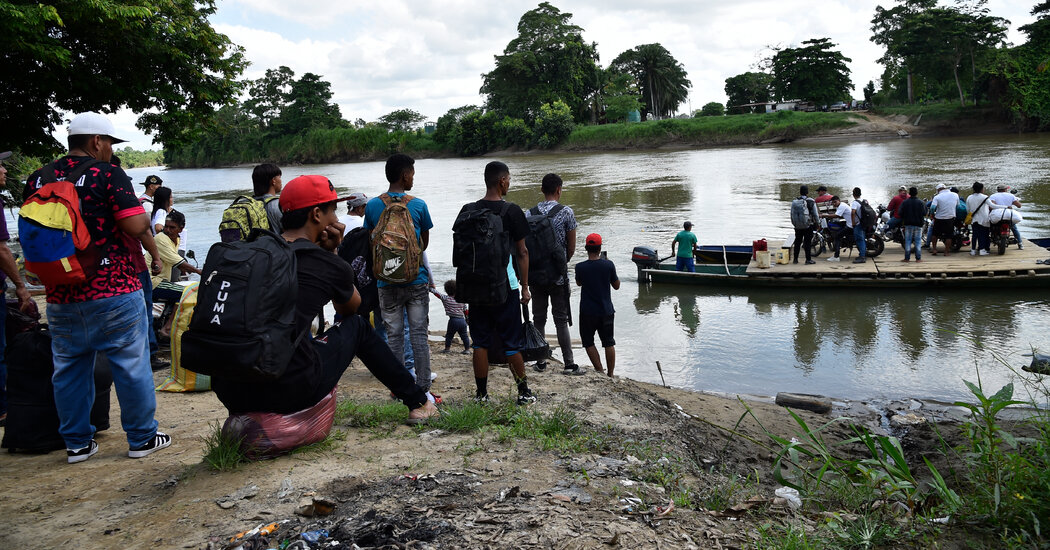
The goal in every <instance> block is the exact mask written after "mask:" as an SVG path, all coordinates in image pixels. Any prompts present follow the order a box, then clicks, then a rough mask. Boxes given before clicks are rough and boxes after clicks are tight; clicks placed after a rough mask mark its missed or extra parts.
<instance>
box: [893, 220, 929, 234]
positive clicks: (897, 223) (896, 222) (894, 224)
mask: <svg viewBox="0 0 1050 550" xmlns="http://www.w3.org/2000/svg"><path fill="white" fill-rule="evenodd" d="M901 221H902V220H901V218H890V221H889V222H887V223H886V231H887V232H888V231H892V230H893V228H894V227H897V226H898V225H900V224H901ZM920 229H921V228H920ZM920 233H922V232H921V231H920Z"/></svg>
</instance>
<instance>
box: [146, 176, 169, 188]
mask: <svg viewBox="0 0 1050 550" xmlns="http://www.w3.org/2000/svg"><path fill="white" fill-rule="evenodd" d="M163 184H164V180H162V179H160V176H154V175H150V176H146V181H144V182H142V185H145V186H146V187H149V186H151V185H163Z"/></svg>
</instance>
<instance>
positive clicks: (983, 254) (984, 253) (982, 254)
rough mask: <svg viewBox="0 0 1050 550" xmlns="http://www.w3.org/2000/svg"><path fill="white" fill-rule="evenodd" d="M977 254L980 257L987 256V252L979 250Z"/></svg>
mask: <svg viewBox="0 0 1050 550" xmlns="http://www.w3.org/2000/svg"><path fill="white" fill-rule="evenodd" d="M977 254H978V255H980V256H987V255H988V251H987V250H981V251H980V252H978V253H977Z"/></svg>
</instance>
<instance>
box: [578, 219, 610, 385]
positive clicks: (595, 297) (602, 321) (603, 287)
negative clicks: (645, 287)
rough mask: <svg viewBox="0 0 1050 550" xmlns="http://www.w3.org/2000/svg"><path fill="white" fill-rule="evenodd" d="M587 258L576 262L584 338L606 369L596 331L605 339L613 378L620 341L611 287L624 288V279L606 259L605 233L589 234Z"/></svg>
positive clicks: (589, 353) (594, 358)
mask: <svg viewBox="0 0 1050 550" xmlns="http://www.w3.org/2000/svg"><path fill="white" fill-rule="evenodd" d="M585 248H586V250H587V261H585V262H580V263H578V264H576V285H577V286H579V287H581V291H580V341H581V343H582V344H583V347H584V349H586V350H587V357H589V358H590V360H591V364H592V365H594V370H596V371H598V372H603V369H602V358H601V357H600V356H599V355H598V348H596V347H594V333H595V332H597V333H598V336H599V337H600V338H601V339H602V347H603V348H605V362H606V363H608V365H609V368H608V369H607V370H604V372H605V373H606V374H608V375H609V376H610V377H611V376H612V375H613V369H615V368H616V348H615V347H614V346H615V345H616V340H614V339H613V320H614V313H615V312H616V310H615V309H613V303H612V292H610V290H609V289H610V288H614V289H616V290H619V289H620V279H619V277H617V276H616V266H615V265H613V263H612V262H610V261H609V260H606V259H605V258H602V256H601V253H602V236H601V235H599V234H597V233H591V234H590V235H587V240H586V246H585Z"/></svg>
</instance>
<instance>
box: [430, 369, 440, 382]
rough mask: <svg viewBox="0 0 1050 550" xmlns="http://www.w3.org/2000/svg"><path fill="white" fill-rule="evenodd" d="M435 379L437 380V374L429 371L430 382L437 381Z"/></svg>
mask: <svg viewBox="0 0 1050 550" xmlns="http://www.w3.org/2000/svg"><path fill="white" fill-rule="evenodd" d="M437 379H438V373H436V372H434V371H430V381H431V382H433V381H434V380H437Z"/></svg>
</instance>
